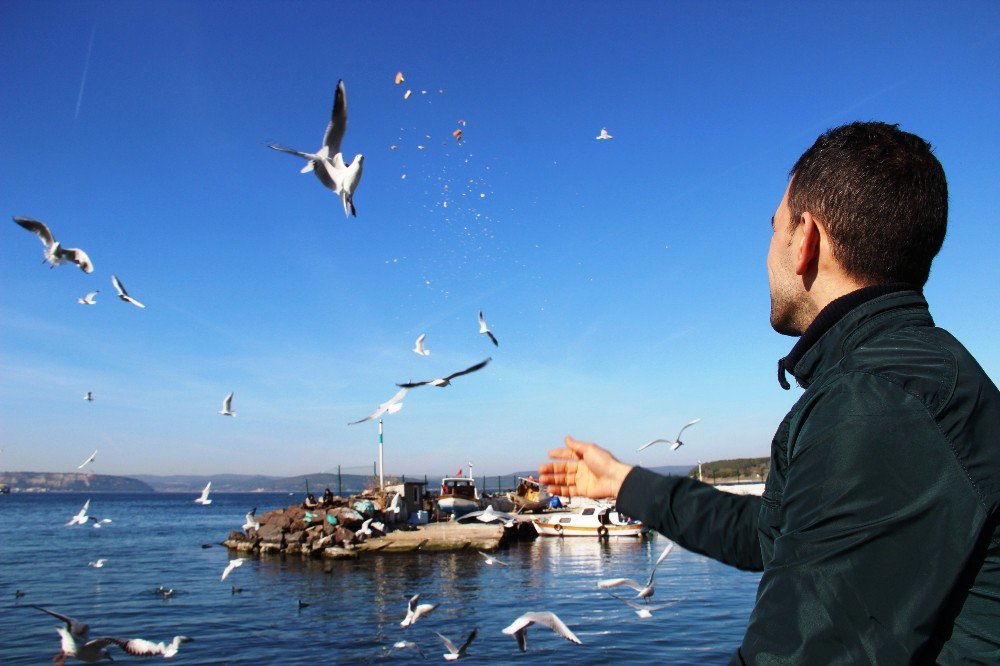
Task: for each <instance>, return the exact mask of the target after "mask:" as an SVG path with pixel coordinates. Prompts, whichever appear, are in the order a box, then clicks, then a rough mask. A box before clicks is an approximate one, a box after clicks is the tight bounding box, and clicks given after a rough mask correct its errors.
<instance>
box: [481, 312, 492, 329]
mask: <svg viewBox="0 0 1000 666" xmlns="http://www.w3.org/2000/svg"><path fill="white" fill-rule="evenodd" d="M488 330H490V329H489V328H488V327H487V326H486V320H485V319H484V318H483V311H482V310H480V311H479V332H480V333H485V332H486V331H488Z"/></svg>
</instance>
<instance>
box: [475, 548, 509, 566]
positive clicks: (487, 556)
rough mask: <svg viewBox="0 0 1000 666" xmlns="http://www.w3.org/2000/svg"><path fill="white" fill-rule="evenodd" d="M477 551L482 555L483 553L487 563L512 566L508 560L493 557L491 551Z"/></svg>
mask: <svg viewBox="0 0 1000 666" xmlns="http://www.w3.org/2000/svg"><path fill="white" fill-rule="evenodd" d="M476 552H477V553H479V554H480V555H482V556H483V557H484V558H485V559H486V564H499V565H500V566H504V567H509V566H510V565H509V564H507V563H506V562H504V561H502V560H499V559H497V558H495V557H493V556H492V555H490V554H489V553H484V552H483V551H481V550H477V551H476Z"/></svg>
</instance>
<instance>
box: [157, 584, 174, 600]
mask: <svg viewBox="0 0 1000 666" xmlns="http://www.w3.org/2000/svg"><path fill="white" fill-rule="evenodd" d="M153 593H154V594H158V595H160V596H161V597H164V598H166V597H172V596H174V588H172V587H163V586H162V585H160V586H159V587H158V588H156V589H155V590H153Z"/></svg>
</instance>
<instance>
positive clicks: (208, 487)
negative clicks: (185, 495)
mask: <svg viewBox="0 0 1000 666" xmlns="http://www.w3.org/2000/svg"><path fill="white" fill-rule="evenodd" d="M211 489H212V482H211V481H209V482H208V485H206V486H205V489H204V490H202V491H201V495H200V496H199V497H198V498H197V499H196V500H195V502H197V503H198V504H201V505H202V506H208V505H209V504H211V503H212V500H210V499H208V491H209V490H211Z"/></svg>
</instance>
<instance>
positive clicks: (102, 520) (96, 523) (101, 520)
mask: <svg viewBox="0 0 1000 666" xmlns="http://www.w3.org/2000/svg"><path fill="white" fill-rule="evenodd" d="M87 520H89V521H91V522H92V523H94V529H95V530H99V529H101V525H107V524H108V523H110V522H111V519H110V518H97V517H95V516H87Z"/></svg>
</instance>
